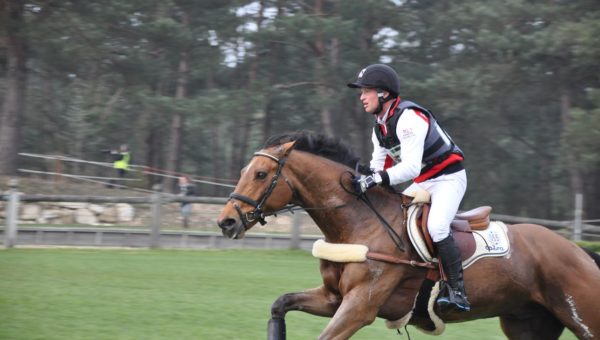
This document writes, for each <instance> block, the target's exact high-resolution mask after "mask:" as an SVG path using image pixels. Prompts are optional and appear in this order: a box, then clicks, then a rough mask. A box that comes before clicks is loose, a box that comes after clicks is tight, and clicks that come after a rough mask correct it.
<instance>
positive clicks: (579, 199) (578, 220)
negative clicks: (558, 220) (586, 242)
mask: <svg viewBox="0 0 600 340" xmlns="http://www.w3.org/2000/svg"><path fill="white" fill-rule="evenodd" d="M574 215H575V216H574V221H573V241H575V242H578V241H581V229H582V224H583V222H582V215H583V194H581V193H577V194H575V212H574Z"/></svg>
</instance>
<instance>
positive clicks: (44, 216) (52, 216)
mask: <svg viewBox="0 0 600 340" xmlns="http://www.w3.org/2000/svg"><path fill="white" fill-rule="evenodd" d="M62 216H63V213H62V212H61V211H60V210H58V209H46V210H43V211H42V213H41V215H40V217H38V219H37V223H56V222H57V221H56V220H60V218H61V217H62Z"/></svg>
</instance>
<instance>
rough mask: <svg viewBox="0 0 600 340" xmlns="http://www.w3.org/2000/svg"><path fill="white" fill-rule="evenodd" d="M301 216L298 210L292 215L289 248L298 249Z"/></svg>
mask: <svg viewBox="0 0 600 340" xmlns="http://www.w3.org/2000/svg"><path fill="white" fill-rule="evenodd" d="M301 222H302V216H300V212H297V213H295V214H293V215H292V235H291V238H290V249H300V224H301Z"/></svg>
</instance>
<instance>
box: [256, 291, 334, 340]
mask: <svg viewBox="0 0 600 340" xmlns="http://www.w3.org/2000/svg"><path fill="white" fill-rule="evenodd" d="M340 303H341V299H340V297H339V296H338V295H336V294H334V293H332V292H331V291H329V290H328V289H327V288H325V286H320V287H317V288H313V289H309V290H306V291H303V292H298V293H288V294H284V295H282V296H280V297H279V298H278V299H277V300H276V301H275V302H274V303H273V305H272V306H271V320H269V325H268V339H269V340H284V339H285V314H286V313H287V312H289V311H292V310H299V311H303V312H306V313H309V314H313V315H318V316H326V317H331V316H333V315H334V314H335V311H336V310H337V309H338V307H339V305H340Z"/></svg>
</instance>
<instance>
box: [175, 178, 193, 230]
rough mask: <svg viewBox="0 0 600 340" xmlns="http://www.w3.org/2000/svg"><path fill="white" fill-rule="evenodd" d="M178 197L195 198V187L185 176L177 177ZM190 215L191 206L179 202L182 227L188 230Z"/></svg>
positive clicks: (187, 203)
mask: <svg viewBox="0 0 600 340" xmlns="http://www.w3.org/2000/svg"><path fill="white" fill-rule="evenodd" d="M179 195H181V196H196V186H195V185H194V184H193V183H192V182H191V181H190V178H189V177H187V176H181V177H179ZM191 214H192V204H191V203H189V202H181V217H182V218H183V227H184V228H189V222H190V215H191Z"/></svg>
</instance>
